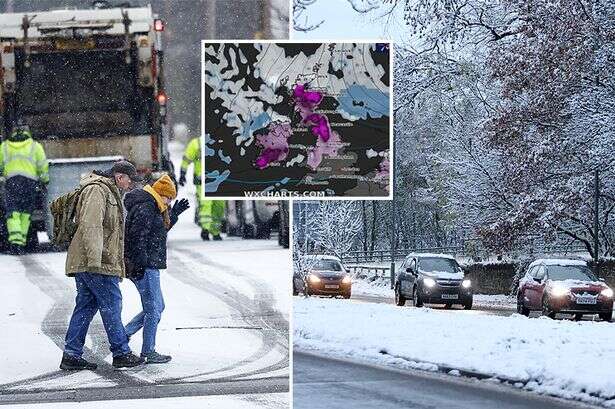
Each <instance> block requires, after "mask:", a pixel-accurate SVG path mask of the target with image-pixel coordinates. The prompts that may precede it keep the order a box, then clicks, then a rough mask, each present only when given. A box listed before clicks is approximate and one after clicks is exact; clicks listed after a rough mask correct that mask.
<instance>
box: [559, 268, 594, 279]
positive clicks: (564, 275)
mask: <svg viewBox="0 0 615 409" xmlns="http://www.w3.org/2000/svg"><path fill="white" fill-rule="evenodd" d="M547 274H548V276H549V278H550V279H551V280H555V281H561V280H581V281H598V279H597V278H596V276H595V275H594V274H593V273H592V272H591V270H590V269H589V268H587V267H585V266H547Z"/></svg>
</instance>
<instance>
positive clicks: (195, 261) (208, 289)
mask: <svg viewBox="0 0 615 409" xmlns="http://www.w3.org/2000/svg"><path fill="white" fill-rule="evenodd" d="M170 248H171V249H172V250H173V252H172V254H171V259H172V262H173V263H174V264H176V265H180V266H181V269H169V270H167V272H168V273H170V274H171V275H172V276H173V277H174V278H176V279H178V280H180V281H182V282H183V283H185V284H187V285H190V286H192V287H194V288H196V289H197V290H200V291H203V292H205V293H208V294H210V295H212V296H214V297H216V298H218V299H219V300H220V301H222V302H223V303H225V304H226V305H227V306H228V307H230V308H231V309H233V310H235V311H236V312H237V313H238V315H239V317H241V319H242V320H243V321H244V322H245V323H246V325H247V326H254V327H262V328H265V329H269V330H272V331H268V332H267V333H263V332H260V333H259V335H260V337H261V340H262V345H261V348H259V350H258V351H256V352H255V353H254V354H253V355H252V356H250V357H248V358H246V359H244V360H242V361H239V362H236V363H234V364H232V365H229V366H227V367H224V368H220V369H217V370H215V371H208V372H202V373H198V374H194V375H190V376H187V377H182V378H175V379H173V381H179V380H186V379H190V378H196V377H199V376H207V375H212V374H215V373H222V372H225V371H228V370H232V369H237V368H239V367H241V366H245V365H248V364H251V363H253V362H255V361H257V360H259V359H262V358H264V357H265V356H266V355H267V354H268V353H269V352H271V351H273V350H274V349H276V348H277V349H278V350H280V351H281V353H282V355H284V356H285V357H284V358H283V359H281V360H279V361H277V362H275V363H274V364H271V365H267V366H266V367H263V368H260V369H257V370H250V371H247V372H245V373H241V374H237V375H231V376H227V377H222V378H220V379H223V380H229V379H239V378H242V377H247V376H252V375H260V374H265V373H268V372H272V371H275V370H278V369H284V368H288V366H289V358H288V353H289V352H288V351H289V338H288V321H287V320H286V319H285V318H284V317H283V315H282V314H281V313H280V312H279V311H277V310H275V309H274V308H273V300H274V297H273V290H272V289H271V288H269V286H268V285H267V284H266V283H263V282H262V281H260V280H257V279H255V278H254V276H253V275H252V274H250V273H247V272H245V271H242V270H237V269H233V268H229V267H228V266H226V265H222V264H219V263H216V262H214V261H213V260H211V259H209V258H207V257H205V256H204V255H203V254H201V253H199V252H197V251H195V250H192V249H186V248H181V247H179V248H178V247H174V246H170ZM175 252H178V253H180V254H181V255H182V256H184V257H187V258H189V259H191V261H192V262H191V263H187V262H185V261H184V260H183V259H181V258H180V257H178V256H177V255H175V254H174V253H175ZM195 265H197V266H199V265H206V266H210V267H214V268H216V269H218V270H220V271H222V272H225V273H228V274H229V276H238V277H241V278H243V279H245V280H246V281H247V282H248V284H249V285H250V286H251V287H252V288H253V289H254V293H255V294H256V297H255V299H254V300H252V299H250V298H249V297H247V296H246V295H244V294H241V293H239V292H238V291H237V290H235V289H234V288H232V287H227V286H224V285H221V284H220V283H217V282H213V281H210V280H207V278H206V277H204V276H203V274H201V273H200V272H198V270H196V269H195V267H194V266H195ZM195 270H196V271H195ZM271 334H273V337H271Z"/></svg>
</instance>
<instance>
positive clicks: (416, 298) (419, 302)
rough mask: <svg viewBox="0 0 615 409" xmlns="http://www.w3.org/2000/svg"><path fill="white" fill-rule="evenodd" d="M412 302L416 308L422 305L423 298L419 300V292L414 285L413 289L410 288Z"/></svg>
mask: <svg viewBox="0 0 615 409" xmlns="http://www.w3.org/2000/svg"><path fill="white" fill-rule="evenodd" d="M412 303H413V304H414V306H415V307H417V308H421V307H422V306H423V300H421V296H420V295H419V292H418V290H417V289H416V287H414V290H412Z"/></svg>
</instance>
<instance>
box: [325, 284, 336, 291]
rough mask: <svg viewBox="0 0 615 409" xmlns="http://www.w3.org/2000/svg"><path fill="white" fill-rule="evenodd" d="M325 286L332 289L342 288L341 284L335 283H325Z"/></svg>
mask: <svg viewBox="0 0 615 409" xmlns="http://www.w3.org/2000/svg"><path fill="white" fill-rule="evenodd" d="M325 288H327V289H331V290H337V289H338V288H340V286H339V285H334V284H325Z"/></svg>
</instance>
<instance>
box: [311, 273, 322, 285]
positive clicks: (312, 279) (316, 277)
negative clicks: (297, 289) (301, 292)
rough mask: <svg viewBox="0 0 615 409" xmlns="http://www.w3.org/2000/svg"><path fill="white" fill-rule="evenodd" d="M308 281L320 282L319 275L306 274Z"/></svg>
mask: <svg viewBox="0 0 615 409" xmlns="http://www.w3.org/2000/svg"><path fill="white" fill-rule="evenodd" d="M308 281H309V282H310V283H320V277H318V276H317V275H314V274H310V275H309V276H308Z"/></svg>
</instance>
